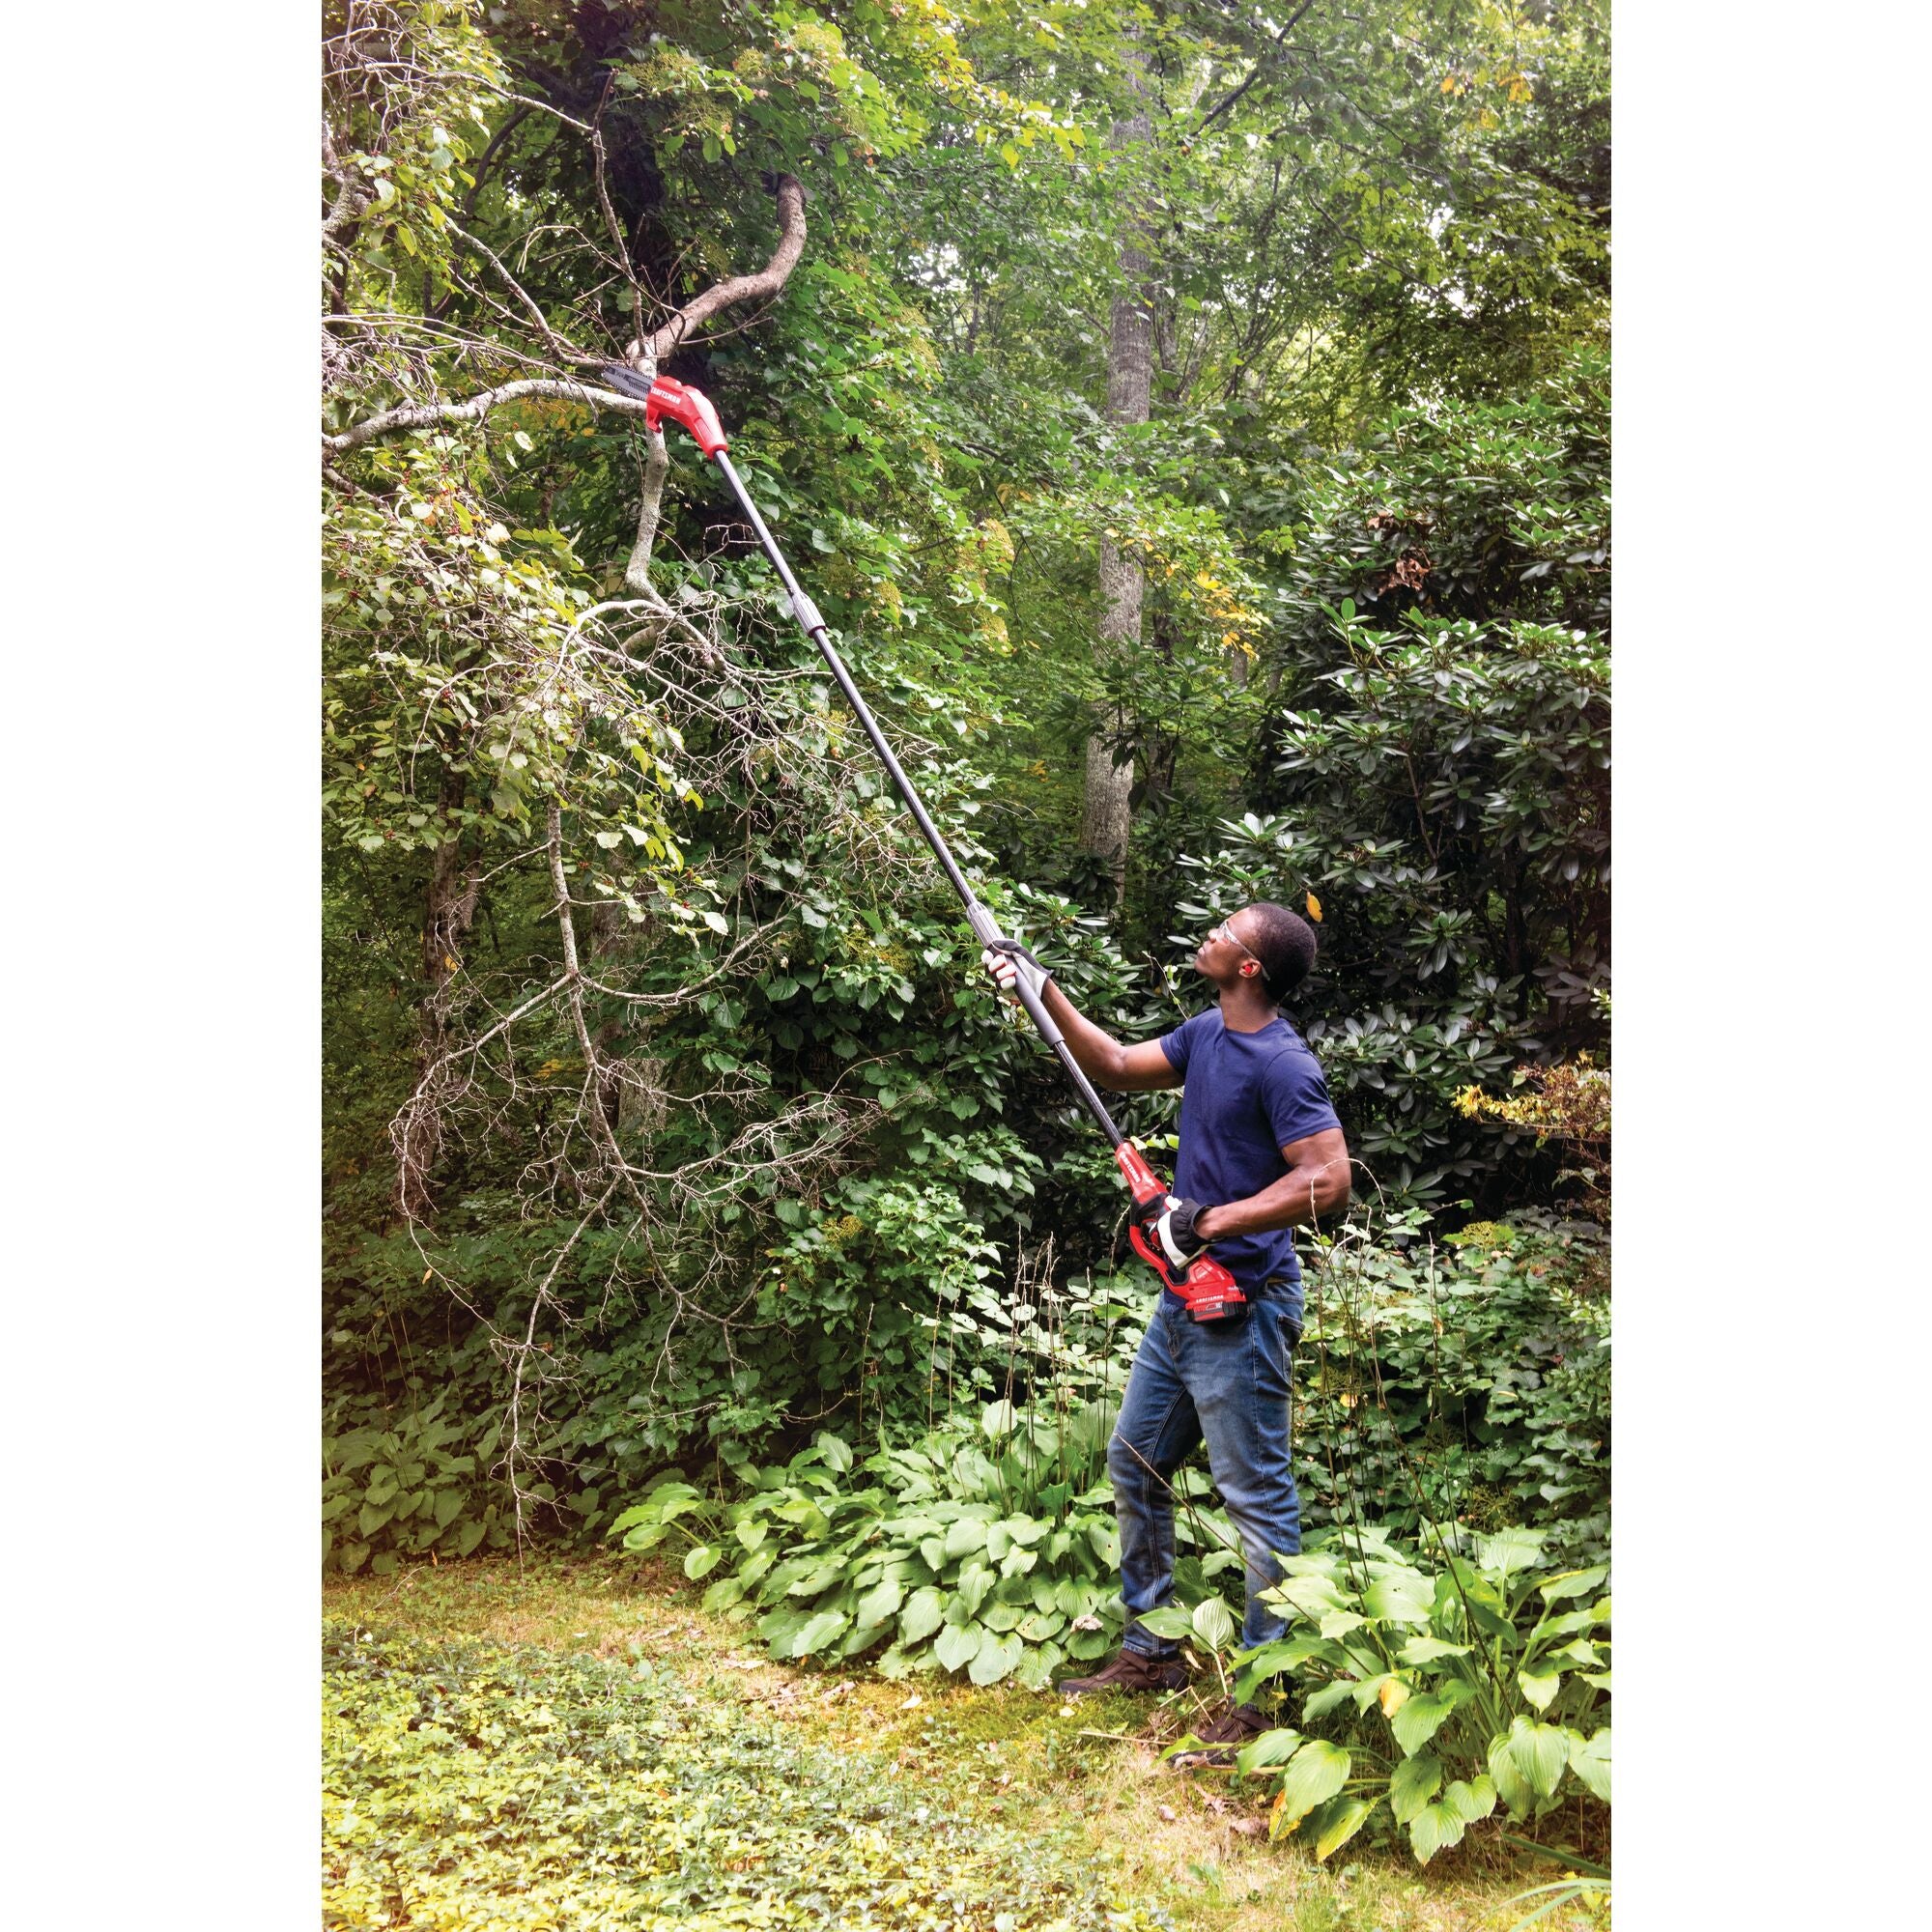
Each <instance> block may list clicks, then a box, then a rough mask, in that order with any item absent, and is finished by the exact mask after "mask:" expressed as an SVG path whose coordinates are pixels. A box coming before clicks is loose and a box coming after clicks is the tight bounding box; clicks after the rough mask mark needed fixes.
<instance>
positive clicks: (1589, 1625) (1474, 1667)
mask: <svg viewBox="0 0 1932 1932" xmlns="http://www.w3.org/2000/svg"><path fill="white" fill-rule="evenodd" d="M1455 1541H1456V1540H1455V1539H1450V1540H1449V1541H1448V1543H1447V1546H1446V1547H1445V1548H1443V1549H1442V1552H1441V1554H1440V1556H1439V1557H1438V1558H1436V1559H1435V1560H1433V1561H1430V1560H1425V1559H1419V1558H1416V1557H1414V1556H1411V1555H1409V1554H1406V1553H1405V1552H1403V1551H1401V1550H1399V1549H1398V1548H1397V1547H1396V1546H1395V1545H1394V1544H1393V1543H1391V1542H1390V1541H1389V1540H1388V1538H1387V1537H1386V1536H1385V1535H1383V1534H1382V1533H1380V1532H1379V1531H1376V1530H1356V1529H1352V1528H1350V1529H1337V1530H1333V1531H1329V1532H1325V1533H1323V1534H1322V1535H1321V1536H1319V1537H1315V1538H1311V1539H1310V1546H1309V1548H1307V1549H1306V1550H1305V1551H1304V1552H1303V1553H1302V1554H1300V1555H1298V1556H1293V1557H1290V1558H1288V1559H1287V1561H1286V1562H1285V1564H1284V1566H1283V1568H1284V1571H1285V1575H1284V1577H1283V1578H1282V1581H1281V1583H1280V1584H1279V1585H1278V1586H1277V1588H1276V1589H1275V1590H1274V1591H1273V1592H1271V1593H1270V1594H1271V1598H1272V1600H1273V1601H1274V1602H1276V1603H1278V1604H1279V1605H1280V1606H1281V1607H1282V1609H1283V1611H1284V1612H1285V1613H1286V1614H1287V1616H1288V1618H1289V1630H1288V1633H1287V1634H1286V1635H1285V1636H1283V1637H1282V1638H1280V1639H1279V1640H1277V1641H1276V1642H1273V1643H1268V1644H1264V1645H1262V1646H1260V1647H1259V1648H1258V1649H1255V1650H1253V1651H1249V1652H1245V1653H1242V1654H1240V1655H1239V1656H1238V1657H1237V1658H1236V1666H1237V1668H1236V1679H1235V1694H1236V1696H1237V1697H1239V1698H1242V1699H1248V1698H1252V1697H1254V1696H1255V1695H1256V1694H1257V1693H1258V1692H1259V1691H1260V1690H1262V1689H1263V1688H1264V1687H1265V1686H1267V1685H1269V1684H1273V1683H1276V1682H1278V1681H1279V1680H1284V1679H1287V1680H1292V1682H1293V1690H1294V1691H1295V1692H1296V1693H1297V1695H1298V1696H1299V1697H1300V1700H1301V1701H1300V1723H1301V1725H1302V1726H1303V1729H1301V1730H1295V1729H1293V1728H1283V1729H1278V1730H1271V1731H1267V1732H1264V1734H1263V1735H1262V1736H1261V1737H1259V1738H1257V1739H1256V1740H1255V1741H1254V1742H1253V1743H1252V1744H1250V1745H1249V1746H1247V1747H1246V1748H1245V1749H1243V1750H1242V1751H1241V1753H1240V1755H1239V1757H1238V1759H1237V1761H1236V1762H1237V1768H1238V1769H1239V1770H1240V1771H1242V1772H1243V1773H1257V1772H1265V1773H1266V1774H1268V1775H1269V1776H1272V1777H1273V1778H1275V1779H1276V1780H1277V1781H1278V1785H1279V1789H1278V1792H1277V1795H1276V1798H1275V1804H1274V1812H1273V1817H1272V1819H1271V1822H1270V1826H1269V1832H1270V1835H1271V1836H1274V1837H1277V1838H1279V1837H1282V1836H1285V1835H1287V1834H1289V1833H1294V1834H1296V1835H1297V1836H1299V1837H1301V1838H1303V1839H1304V1840H1306V1841H1307V1842H1309V1843H1311V1844H1312V1845H1313V1846H1314V1849H1315V1855H1316V1857H1317V1858H1318V1859H1325V1858H1327V1857H1328V1856H1329V1854H1330V1853H1332V1852H1334V1851H1336V1850H1337V1849H1338V1848H1339V1847H1340V1846H1342V1845H1344V1844H1346V1843H1347V1842H1348V1841H1349V1840H1350V1838H1351V1837H1353V1836H1354V1835H1355V1833H1357V1832H1359V1831H1360V1830H1361V1829H1362V1828H1363V1827H1364V1826H1365V1825H1367V1824H1368V1823H1370V1821H1371V1820H1372V1819H1378V1818H1379V1820H1380V1821H1381V1822H1383V1823H1385V1824H1388V1825H1393V1826H1396V1827H1400V1828H1402V1829H1404V1830H1406V1833H1407V1834H1408V1842H1409V1845H1410V1847H1411V1848H1412V1850H1413V1851H1414V1854H1415V1856H1416V1858H1417V1859H1419V1860H1421V1861H1423V1862H1424V1863H1427V1862H1428V1861H1429V1860H1430V1859H1431V1858H1433V1857H1434V1856H1435V1853H1436V1852H1437V1851H1439V1850H1441V1849H1442V1848H1443V1847H1445V1846H1448V1845H1453V1844H1456V1843H1458V1842H1459V1841H1460V1840H1461V1838H1462V1837H1463V1833H1464V1832H1466V1831H1467V1829H1468V1828H1469V1826H1471V1825H1472V1824H1474V1823H1476V1822H1477V1821H1478V1820H1479V1819H1482V1818H1487V1817H1488V1816H1490V1815H1491V1813H1492V1812H1493V1811H1494V1810H1495V1808H1496V1806H1497V1804H1499V1803H1500V1804H1502V1805H1503V1806H1504V1807H1505V1808H1506V1809H1507V1810H1508V1812H1509V1813H1510V1814H1511V1816H1512V1817H1513V1818H1515V1819H1517V1820H1519V1821H1525V1822H1526V1821H1530V1820H1534V1819H1537V1818H1540V1817H1542V1816H1543V1815H1544V1814H1545V1813H1546V1812H1548V1811H1550V1810H1551V1809H1553V1808H1554V1807H1555V1806H1556V1805H1557V1804H1559V1803H1560V1802H1562V1801H1563V1800H1564V1799H1566V1798H1567V1797H1569V1796H1570V1795H1571V1794H1572V1793H1573V1792H1575V1791H1577V1790H1581V1791H1584V1792H1587V1793H1589V1794H1590V1796H1591V1797H1593V1798H1596V1799H1600V1800H1601V1801H1602V1802H1603V1803H1604V1804H1608V1803H1609V1802H1610V1658H1609V1651H1610V1599H1609V1598H1608V1597H1607V1596H1606V1595H1604V1594H1602V1587H1603V1584H1604V1581H1605V1577H1607V1575H1608V1570H1607V1566H1605V1565H1602V1564H1597V1565H1593V1566H1591V1567H1590V1568H1588V1569H1583V1570H1566V1571H1561V1572H1557V1573H1555V1574H1553V1575H1552V1574H1548V1573H1544V1574H1539V1569H1540V1565H1539V1558H1540V1556H1541V1554H1542V1548H1543V1541H1544V1539H1543V1536H1542V1534H1541V1532H1539V1531H1536V1530H1528V1529H1507V1530H1504V1531H1502V1532H1501V1533H1500V1534H1498V1535H1495V1536H1490V1537H1465V1538H1463V1539H1461V1542H1462V1543H1463V1552H1459V1551H1458V1550H1457V1548H1455Z"/></svg>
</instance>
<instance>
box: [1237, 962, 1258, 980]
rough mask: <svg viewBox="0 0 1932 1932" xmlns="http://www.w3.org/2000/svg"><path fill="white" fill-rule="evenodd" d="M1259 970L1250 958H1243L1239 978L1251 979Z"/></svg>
mask: <svg viewBox="0 0 1932 1932" xmlns="http://www.w3.org/2000/svg"><path fill="white" fill-rule="evenodd" d="M1261 970H1262V969H1261V968H1260V967H1259V966H1257V965H1256V964H1255V962H1254V961H1253V960H1252V959H1243V960H1242V961H1241V978H1242V979H1243V980H1252V979H1253V978H1254V977H1255V975H1256V974H1257V973H1259V972H1260V971H1261Z"/></svg>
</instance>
